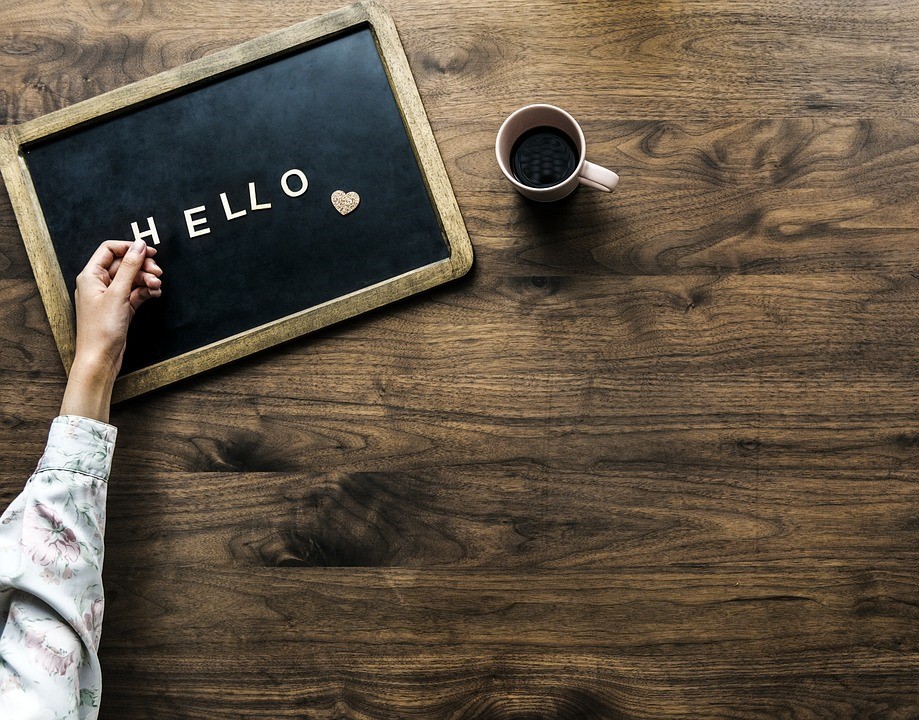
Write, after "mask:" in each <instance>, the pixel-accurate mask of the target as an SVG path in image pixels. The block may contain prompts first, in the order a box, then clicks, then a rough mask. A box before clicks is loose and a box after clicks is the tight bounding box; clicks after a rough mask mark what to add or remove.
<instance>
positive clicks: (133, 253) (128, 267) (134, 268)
mask: <svg viewBox="0 0 919 720" xmlns="http://www.w3.org/2000/svg"><path fill="white" fill-rule="evenodd" d="M146 258H147V243H145V242H144V241H143V240H140V239H138V240H135V241H134V243H133V244H132V245H131V246H130V248H128V250H127V252H125V253H124V255H122V257H121V265H119V267H118V271H117V272H116V273H115V277H114V278H112V283H111V285H109V289H110V290H114V291H115V292H116V293H118V294H120V295H121V296H122V297H128V296H130V295H131V291H132V288H133V287H134V282H135V279H136V277H137V273H139V272H140V271H141V268H142V267H143V265H144V261H145V260H146Z"/></svg>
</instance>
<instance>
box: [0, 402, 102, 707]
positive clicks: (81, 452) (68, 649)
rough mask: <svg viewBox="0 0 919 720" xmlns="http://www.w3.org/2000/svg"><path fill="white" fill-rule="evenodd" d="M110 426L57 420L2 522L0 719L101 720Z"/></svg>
mask: <svg viewBox="0 0 919 720" xmlns="http://www.w3.org/2000/svg"><path fill="white" fill-rule="evenodd" d="M115 435H116V430H115V428H114V427H112V426H111V425H107V424H105V423H102V422H99V421H96V420H89V419H87V418H82V417H76V416H66V415H64V416H61V417H59V418H56V419H55V420H54V422H52V423H51V431H50V433H49V435H48V445H47V447H46V448H45V454H44V455H43V456H42V459H41V460H40V461H39V463H38V467H37V468H36V470H35V473H34V474H33V475H32V477H30V478H29V481H28V482H27V483H26V487H25V489H24V490H23V492H22V494H21V495H19V497H17V498H16V499H15V500H14V501H13V503H12V505H10V506H9V508H7V510H6V512H4V513H3V515H2V516H0V718H4V719H5V718H16V720H83V719H84V718H96V717H97V716H98V714H99V698H100V694H101V692H102V675H101V672H100V670H99V658H98V656H97V654H96V650H97V649H98V646H99V637H100V634H101V631H102V608H103V594H102V556H103V544H102V538H103V534H104V532H105V493H106V482H107V480H108V476H109V471H110V470H111V464H112V453H113V452H114V449H115Z"/></svg>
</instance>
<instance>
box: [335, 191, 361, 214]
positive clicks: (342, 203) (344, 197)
mask: <svg viewBox="0 0 919 720" xmlns="http://www.w3.org/2000/svg"><path fill="white" fill-rule="evenodd" d="M360 204H361V196H360V195H358V194H357V193H356V192H353V191H352V192H349V193H346V192H344V191H343V190H336V191H335V192H333V193H332V205H334V206H335V209H336V210H338V212H340V213H341V214H342V215H347V214H348V213H349V212H354V211H355V210H357V206H358V205H360Z"/></svg>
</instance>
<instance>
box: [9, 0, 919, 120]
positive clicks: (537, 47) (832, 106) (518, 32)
mask: <svg viewBox="0 0 919 720" xmlns="http://www.w3.org/2000/svg"><path fill="white" fill-rule="evenodd" d="M341 4H342V3H341V1H340V0H322V1H319V0H311V1H308V2H305V3H298V4H296V5H284V4H281V5H278V6H272V8H271V12H270V13H266V12H264V8H263V7H262V6H261V5H259V4H257V3H256V4H252V3H250V2H245V0H232V1H228V2H225V1H224V0H201V1H199V2H195V3H193V4H182V3H174V2H170V3H159V4H157V5H156V6H155V7H154V8H151V7H146V6H136V7H135V6H134V5H131V4H124V3H122V4H113V5H111V6H100V5H99V4H97V3H93V2H90V1H89V0H76V1H75V2H69V3H68V4H67V10H66V12H61V11H60V9H59V8H58V7H57V5H56V4H54V3H51V2H44V3H32V2H29V0H13V1H11V2H7V3H6V4H5V5H4V10H5V12H4V13H3V16H2V19H3V26H4V27H5V28H7V31H6V32H7V34H8V35H7V37H8V38H9V39H8V40H7V41H6V43H5V45H4V47H5V48H7V49H6V50H5V51H4V53H3V60H4V62H3V66H2V68H0V73H2V74H0V87H3V88H4V89H5V90H6V93H7V95H6V96H5V97H0V123H19V122H24V121H26V120H29V119H31V118H34V117H38V116H39V115H42V114H45V113H47V112H49V111H51V110H53V109H56V108H59V107H62V106H63V105H65V104H71V103H74V102H77V101H79V100H82V99H85V98H87V97H91V96H92V95H95V94H98V93H99V92H100V91H103V90H111V89H114V88H117V87H120V86H122V85H126V84H128V83H129V82H132V81H135V80H138V79H140V78H143V77H146V76H149V75H153V74H155V73H157V72H160V71H161V70H164V69H168V68H172V67H176V66H178V65H180V64H182V63H183V62H186V61H187V60H188V59H190V58H201V57H203V56H205V55H208V54H212V53H214V52H216V51H219V50H222V49H223V48H226V47H229V46H231V45H234V44H236V43H239V42H242V41H245V40H248V39H251V38H254V37H257V36H258V35H260V34H264V33H266V32H270V31H272V30H276V29H278V28H282V27H285V26H287V25H290V24H293V23H295V22H299V21H301V20H303V19H304V18H306V17H311V16H314V15H318V14H321V13H323V12H326V11H329V10H333V9H335V8H337V7H339V6H340V5H341ZM386 6H387V8H388V9H389V10H390V12H391V13H392V14H393V16H394V17H395V20H396V24H397V25H398V26H399V28H400V32H401V33H402V35H403V41H404V43H405V47H406V50H407V54H408V57H409V61H410V63H411V66H412V71H413V73H414V75H415V77H416V79H417V81H418V85H419V89H420V91H421V94H422V96H423V97H424V98H425V103H426V106H427V110H428V113H429V115H430V117H431V118H432V119H433V120H451V119H453V118H456V117H467V118H475V117H482V119H483V122H490V123H491V124H494V127H495V129H497V124H495V123H496V122H497V123H498V124H499V123H500V119H501V118H502V117H503V116H506V115H507V114H508V113H510V112H511V111H512V110H514V109H515V108H516V107H518V106H519V105H521V104H522V100H525V99H529V98H540V99H542V100H545V101H549V102H552V101H564V103H567V105H568V106H569V108H570V109H571V110H573V111H574V113H575V116H576V117H579V118H581V119H585V120H597V119H602V118H604V117H608V116H610V115H613V116H620V117H621V116H623V115H624V116H626V117H628V116H635V115H636V114H639V115H644V116H649V117H682V116H686V115H695V116H700V115H708V114H715V115H722V114H732V115H735V116H737V115H739V116H746V117H764V116H770V117H799V116H801V115H802V114H803V115H832V114H836V115H841V116H856V117H857V116H868V117H881V116H884V117H916V116H919V92H917V87H919V52H917V50H919V44H917V43H919V41H917V38H919V5H917V3H916V0H903V1H902V2H881V3H878V2H871V1H870V0H858V1H856V2H846V3H845V4H844V6H841V5H840V3H838V2H833V1H832V0H807V1H806V2H797V1H793V0H766V1H765V2H754V1H753V0H742V1H740V2H732V3H724V2H720V1H719V0H693V1H691V2H688V1H687V2H660V1H659V0H642V1H638V2H616V3H609V2H588V3H584V2H581V3H556V2H549V0H541V1H540V2H530V1H529V0H508V1H507V2H504V3H501V4H495V3H493V2H488V1H487V0H478V1H477V2H468V3H462V4H460V3H456V4H453V5H449V6H443V5H437V6H435V5H430V4H425V3H420V2H417V0H390V1H389V2H387V3H386Z"/></svg>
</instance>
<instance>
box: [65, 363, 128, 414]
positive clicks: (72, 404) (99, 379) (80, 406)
mask: <svg viewBox="0 0 919 720" xmlns="http://www.w3.org/2000/svg"><path fill="white" fill-rule="evenodd" d="M116 374H117V372H116V371H114V369H113V368H112V366H111V363H106V362H104V361H97V360H94V359H92V358H88V357H86V356H79V355H78V356H77V357H76V358H75V359H74V362H73V366H72V367H71V368H70V376H69V377H68V379H67V388H66V389H65V390H64V399H63V401H62V402H61V415H80V416H82V417H87V418H91V419H93V420H101V421H102V422H108V418H109V406H110V405H111V402H112V386H113V385H114V383H115V376H116Z"/></svg>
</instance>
